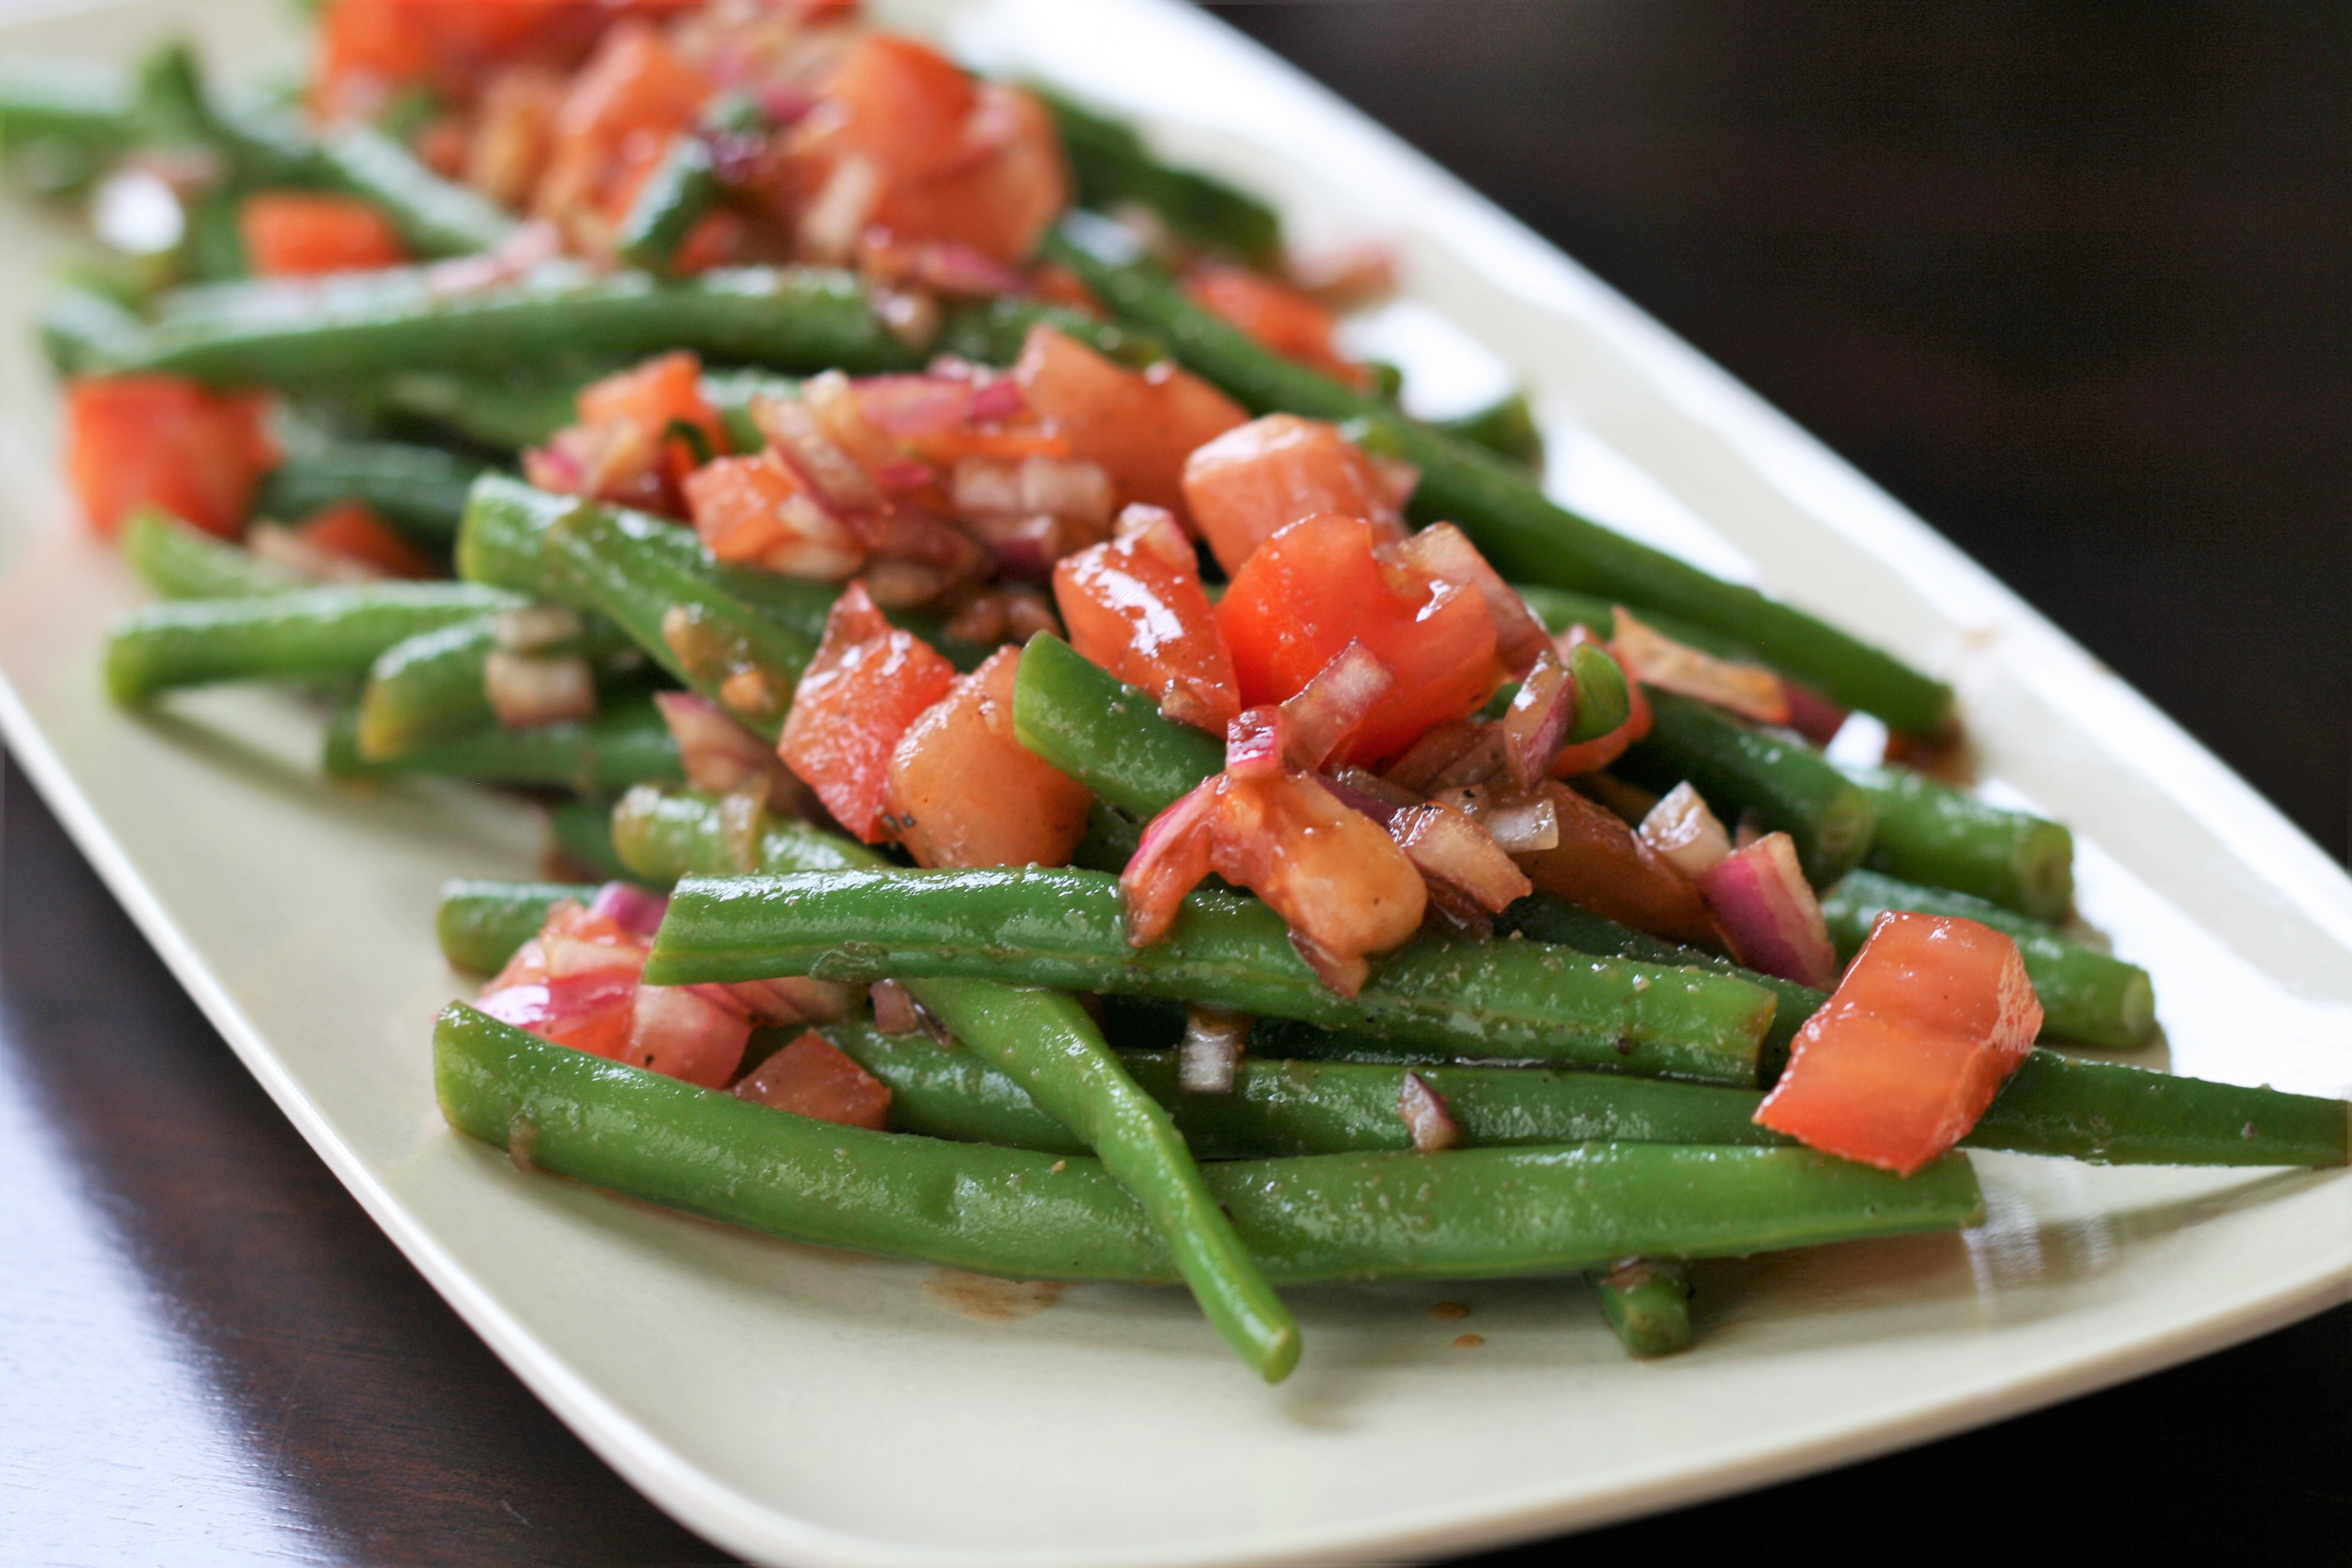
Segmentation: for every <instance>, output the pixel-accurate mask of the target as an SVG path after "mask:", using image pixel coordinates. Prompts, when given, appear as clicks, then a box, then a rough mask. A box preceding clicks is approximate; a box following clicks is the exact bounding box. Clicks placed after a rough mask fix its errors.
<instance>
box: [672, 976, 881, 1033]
mask: <svg viewBox="0 0 2352 1568" xmlns="http://www.w3.org/2000/svg"><path fill="white" fill-rule="evenodd" d="M686 989H688V990H689V991H691V992H693V993H694V994H696V995H698V996H699V997H701V998H702V999H703V1000H704V1001H706V1002H709V1003H711V1004H712V1005H715V1006H719V1007H723V1008H725V1009H726V1010H727V1011H728V1012H730V1013H732V1014H734V1015H735V1016H737V1017H739V1018H742V1019H744V1020H746V1021H747V1022H749V1023H750V1024H751V1025H752V1026H754V1027H757V1028H763V1029H781V1028H783V1027H785V1026H788V1025H792V1024H824V1023H829V1022H831V1021H832V1020H834V1019H835V1018H839V1017H842V1016H845V1015H846V1014H847V1013H848V1012H849V1010H850V1008H851V1007H852V1006H854V1005H856V1003H855V997H856V993H855V992H854V991H853V990H852V989H851V988H850V987H848V986H846V985H841V984H835V983H834V982H832V981H829V980H812V979H810V978H809V977H808V976H806V975H780V976H778V977H776V978H774V979H772V980H739V981H736V982H733V983H732V984H717V983H706V984H700V985H689V986H688V987H686Z"/></svg>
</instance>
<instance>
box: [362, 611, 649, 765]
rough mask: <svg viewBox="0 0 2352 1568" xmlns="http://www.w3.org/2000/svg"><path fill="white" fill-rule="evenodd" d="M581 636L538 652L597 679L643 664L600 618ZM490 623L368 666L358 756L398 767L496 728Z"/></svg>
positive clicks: (455, 630) (414, 640) (393, 651)
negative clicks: (584, 666) (414, 755)
mask: <svg viewBox="0 0 2352 1568" xmlns="http://www.w3.org/2000/svg"><path fill="white" fill-rule="evenodd" d="M582 620H583V622H584V623H585V625H584V626H583V633H582V636H581V637H579V638H578V639H577V640H576V641H574V642H571V643H567V644H564V645H562V646H561V647H550V648H545V649H540V650H536V651H540V652H544V653H578V654H581V655H583V657H585V658H588V659H589V660H590V661H591V662H592V663H593V665H595V667H596V668H597V670H598V673H599V674H604V673H605V672H607V671H610V670H614V669H618V668H625V667H626V666H628V665H631V664H640V665H641V664H642V659H641V658H639V655H638V651H637V648H636V646H635V644H634V643H631V642H630V641H629V640H628V639H627V637H624V636H623V635H622V633H621V630H620V628H619V627H617V626H614V625H613V624H612V623H611V622H610V621H607V620H606V619H605V618H604V616H597V615H588V616H583V617H582ZM498 642H499V630H498V623H497V621H496V619H495V617H486V618H484V619H482V620H478V621H469V622H467V623H465V624H463V625H460V626H444V627H442V628H441V629H440V630H438V631H432V632H426V633H425V634H424V635H423V636H421V637H411V638H409V639H408V640H407V641H406V642H403V643H396V644H394V646H393V647H388V648H386V649H385V650H384V651H383V657H382V658H378V659H377V660H376V661H375V663H374V664H373V665H372V666H370V667H369V669H368V679H367V687H366V689H364V690H363V691H362V692H361V694H360V705H359V729H358V733H357V744H358V747H359V755H360V756H362V757H363V758H365V759H366V760H367V761H369V762H374V763H388V762H394V761H396V760H398V759H399V758H400V757H401V756H403V755H404V754H405V753H406V752H409V751H411V750H413V749H415V748H416V747H418V746H423V745H427V744H430V743H432V742H436V741H452V740H456V739H458V738H459V737H461V736H464V735H467V734H471V733H472V732H474V731H478V730H481V729H485V728H487V727H488V726H489V725H491V724H494V723H496V722H497V721H498V714H497V711H496V710H495V709H493V708H492V706H491V704H490V696H489V689H488V677H489V662H490V655H491V653H492V651H493V650H495V649H496V648H497V647H498Z"/></svg>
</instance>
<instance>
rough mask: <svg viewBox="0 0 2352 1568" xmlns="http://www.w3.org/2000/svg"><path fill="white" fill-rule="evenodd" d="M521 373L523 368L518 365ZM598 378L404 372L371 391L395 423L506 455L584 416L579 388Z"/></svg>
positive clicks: (584, 374) (585, 373)
mask: <svg viewBox="0 0 2352 1568" xmlns="http://www.w3.org/2000/svg"><path fill="white" fill-rule="evenodd" d="M518 368H519V369H520V367H518ZM595 379H596V376H595V374H594V373H593V372H589V371H583V372H581V373H580V374H576V375H560V374H530V376H528V377H527V378H526V377H525V376H524V375H522V374H514V375H468V374H459V373H457V372H456V371H446V370H404V371H395V372H394V373H393V374H390V375H387V376H385V377H384V378H383V380H382V381H381V382H379V383H377V384H376V385H375V386H374V387H373V388H372V389H371V391H370V393H369V396H370V397H371V399H372V400H373V402H374V404H375V405H376V406H378V407H379V408H380V409H382V410H383V412H384V413H385V414H387V415H389V416H393V417H394V419H396V420H401V421H409V422H414V423H418V424H423V425H426V426H432V427H433V429H434V430H435V431H436V432H437V433H441V434H445V435H446V436H450V437H456V438H457V439H459V440H463V441H467V442H471V443H472V444H474V445H475V446H478V447H490V448H492V449H493V450H497V451H501V452H513V451H518V450H520V449H521V448H522V447H536V446H538V445H540V444H541V442H544V441H545V440H546V439H547V438H548V437H551V436H552V435H554V434H555V433H556V432H557V431H558V430H561V429H562V428H563V427H564V426H567V425H572V424H575V423H577V422H578V420H579V417H580V408H579V404H578V398H579V395H580V389H581V388H582V387H583V386H585V385H587V384H588V383H590V382H592V381H593V380H595Z"/></svg>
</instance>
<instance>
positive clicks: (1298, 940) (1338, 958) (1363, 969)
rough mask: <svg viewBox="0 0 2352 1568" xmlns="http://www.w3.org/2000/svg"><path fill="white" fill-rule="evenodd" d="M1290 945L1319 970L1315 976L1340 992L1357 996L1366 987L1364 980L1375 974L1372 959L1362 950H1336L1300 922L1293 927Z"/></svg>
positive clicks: (1310, 965)
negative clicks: (1326, 945)
mask: <svg viewBox="0 0 2352 1568" xmlns="http://www.w3.org/2000/svg"><path fill="white" fill-rule="evenodd" d="M1290 946H1291V951H1293V952H1296V953H1297V954H1298V956H1299V957H1300V958H1302V959H1304V960H1306V961H1307V968H1309V969H1311V970H1313V971H1314V972H1315V978H1317V979H1318V980H1320V981H1321V982H1323V984H1326V985H1328V986H1329V987H1330V988H1331V989H1332V990H1333V991H1334V992H1336V993H1338V994H1339V995H1342V996H1346V997H1349V998H1353V997H1354V996H1355V994H1356V993H1357V992H1359V991H1361V990H1362V989H1363V988H1364V983H1365V982H1366V981H1368V980H1370V978H1371V977H1372V965H1371V961H1370V960H1369V959H1367V958H1366V957H1365V956H1364V955H1363V954H1362V953H1360V952H1349V953H1340V952H1332V951H1331V950H1330V949H1329V948H1328V947H1325V946H1324V945H1323V944H1322V943H1321V942H1317V941H1316V940H1315V939H1314V938H1313V937H1310V936H1308V935H1307V934H1306V933H1305V932H1303V931H1300V930H1299V929H1298V928H1297V926H1293V927H1291V928H1290Z"/></svg>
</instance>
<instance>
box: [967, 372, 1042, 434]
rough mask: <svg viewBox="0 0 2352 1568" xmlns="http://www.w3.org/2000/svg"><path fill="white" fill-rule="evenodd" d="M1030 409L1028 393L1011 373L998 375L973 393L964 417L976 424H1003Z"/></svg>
mask: <svg viewBox="0 0 2352 1568" xmlns="http://www.w3.org/2000/svg"><path fill="white" fill-rule="evenodd" d="M1028 411H1029V397H1028V395H1027V394H1026V393H1024V392H1023V391H1022V390H1021V384H1020V383H1019V382H1017V381H1015V380H1013V378H1012V377H1011V376H1009V375H1003V376H998V377H997V378H996V379H995V380H993V381H990V382H986V383H984V384H982V385H981V386H980V387H979V388H978V389H977V390H975V391H974V392H973V393H972V395H971V404H970V405H967V406H966V408H965V410H964V417H965V418H967V419H969V420H971V422H972V423H973V424H975V425H1002V424H1003V423H1004V422H1005V421H1006V420H1008V419H1018V418H1020V417H1021V416H1023V415H1024V414H1026V413H1027V412H1028Z"/></svg>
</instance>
